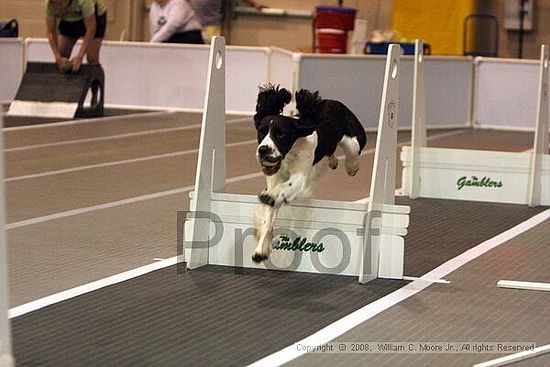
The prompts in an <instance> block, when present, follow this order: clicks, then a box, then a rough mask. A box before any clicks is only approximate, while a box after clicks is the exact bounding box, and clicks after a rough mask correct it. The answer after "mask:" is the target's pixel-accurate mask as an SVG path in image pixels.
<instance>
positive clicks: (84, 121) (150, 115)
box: [3, 111, 175, 132]
mask: <svg viewBox="0 0 550 367" xmlns="http://www.w3.org/2000/svg"><path fill="white" fill-rule="evenodd" d="M173 114H175V112H172V111H154V112H140V113H133V114H128V115H116V116H108V117H96V118H89V119H82V120H71V121H59V122H50V123H47V124H37V125H23V126H13V127H4V128H3V130H4V131H9V132H12V131H18V130H33V129H46V128H50V127H60V126H69V127H70V126H75V125H81V124H91V123H98V122H101V123H105V122H115V121H118V120H126V119H128V118H147V119H151V118H153V117H158V116H166V115H173Z"/></svg>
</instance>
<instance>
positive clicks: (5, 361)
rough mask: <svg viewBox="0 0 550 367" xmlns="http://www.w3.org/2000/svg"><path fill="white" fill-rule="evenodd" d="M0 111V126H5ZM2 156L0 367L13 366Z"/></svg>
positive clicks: (1, 160)
mask: <svg viewBox="0 0 550 367" xmlns="http://www.w3.org/2000/svg"><path fill="white" fill-rule="evenodd" d="M3 125H4V124H3V121H2V112H1V111H0V126H3ZM3 150H4V138H3V135H2V134H0V152H3ZM0 154H2V155H1V156H0V366H11V365H13V360H12V357H11V333H10V321H9V318H8V307H9V303H8V286H9V282H8V250H7V243H6V228H5V224H6V209H5V198H4V154H3V153H0Z"/></svg>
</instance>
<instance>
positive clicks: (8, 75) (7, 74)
mask: <svg viewBox="0 0 550 367" xmlns="http://www.w3.org/2000/svg"><path fill="white" fill-rule="evenodd" d="M23 50H24V49H23V40H22V39H13V38H0V55H2V57H0V86H2V88H1V89H0V102H4V101H11V100H12V99H13V98H14V97H15V94H16V93H17V88H19V84H20V83H21V78H22V77H23V62H24V61H23V60H24V56H23V55H24V54H23Z"/></svg>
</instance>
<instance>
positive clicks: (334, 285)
mask: <svg viewBox="0 0 550 367" xmlns="http://www.w3.org/2000/svg"><path fill="white" fill-rule="evenodd" d="M403 284H404V282H402V281H389V280H376V281H374V282H372V283H370V284H369V285H368V286H361V285H359V284H358V283H357V281H356V278H355V277H339V276H328V275H319V274H297V273H290V272H277V271H254V270H245V271H244V272H243V274H235V271H234V270H233V269H232V268H226V267H215V266H208V267H206V268H203V269H201V270H195V271H191V272H188V273H187V274H182V275H177V274H176V269H175V267H170V268H166V269H163V270H159V271H156V272H153V273H151V274H148V275H145V276H142V277H139V278H136V279H133V280H131V281H128V282H125V283H121V284H116V285H113V286H110V287H108V288H104V289H101V290H98V291H95V292H93V293H89V294H86V295H83V296H80V297H78V298H75V299H72V300H69V301H66V302H63V303H60V304H57V305H54V306H51V307H48V308H45V309H43V310H40V311H38V312H34V313H31V314H28V315H24V316H22V317H18V318H16V319H15V320H12V329H13V344H14V355H15V359H16V361H17V366H57V367H60V366H71V367H73V366H88V367H90V366H101V367H103V366H118V367H122V366H132V367H137V366H163V367H170V366H180V367H181V366H243V365H246V364H248V363H251V362H253V361H255V360H257V359H259V358H260V357H262V356H264V355H266V354H269V353H273V352H275V351H276V350H278V349H280V348H282V347H284V346H286V345H288V344H289V343H292V342H294V341H297V340H300V339H301V338H304V337H306V336H307V335H309V334H311V333H313V332H315V331H317V330H318V329H320V328H322V327H323V326H325V325H328V324H330V323H331V322H333V321H335V320H337V319H338V318H340V317H343V316H344V315H346V314H348V313H350V312H352V311H354V310H356V309H357V308H360V307H361V306H363V305H365V304H367V303H370V302H372V301H374V300H376V299H378V298H380V297H382V296H384V295H385V294H388V293H390V292H392V291H394V290H396V289H398V288H399V287H401V286H402V285H403Z"/></svg>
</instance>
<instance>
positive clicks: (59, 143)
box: [4, 119, 251, 153]
mask: <svg viewBox="0 0 550 367" xmlns="http://www.w3.org/2000/svg"><path fill="white" fill-rule="evenodd" d="M247 121H251V119H236V120H228V121H226V123H225V124H226V125H233V124H239V123H242V122H247ZM200 127H201V124H193V125H187V126H176V127H167V128H162V129H150V130H143V131H135V132H131V133H124V134H117V135H107V136H97V137H93V138H84V139H72V140H63V141H57V142H52V143H43V144H34V145H26V146H21V147H14V148H7V149H4V152H6V153H9V152H19V151H24V150H31V149H39V148H50V147H57V146H63V145H73V144H82V143H92V142H98V141H108V140H117V139H126V138H133V137H136V136H144V135H153V134H162V133H169V132H174V131H186V130H193V129H200Z"/></svg>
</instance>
